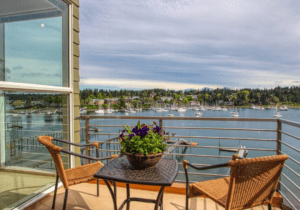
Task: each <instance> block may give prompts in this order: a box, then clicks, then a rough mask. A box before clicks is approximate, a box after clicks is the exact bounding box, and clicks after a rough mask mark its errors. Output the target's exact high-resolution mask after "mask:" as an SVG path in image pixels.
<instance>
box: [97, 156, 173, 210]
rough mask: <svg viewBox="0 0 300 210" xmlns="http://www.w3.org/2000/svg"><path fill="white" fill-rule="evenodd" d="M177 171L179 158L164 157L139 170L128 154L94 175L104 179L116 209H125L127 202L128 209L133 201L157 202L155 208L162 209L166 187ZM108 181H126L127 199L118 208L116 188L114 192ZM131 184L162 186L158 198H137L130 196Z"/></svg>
mask: <svg viewBox="0 0 300 210" xmlns="http://www.w3.org/2000/svg"><path fill="white" fill-rule="evenodd" d="M177 173H178V162H177V160H172V159H167V158H162V159H160V161H159V162H158V163H157V164H156V165H155V166H153V167H151V168H146V169H143V170H139V169H134V168H133V166H132V165H131V164H130V163H129V162H128V160H127V158H126V156H123V157H120V156H119V157H117V158H115V159H113V160H111V161H110V162H108V163H107V164H106V165H105V166H103V167H102V168H101V169H99V171H98V172H96V173H95V174H94V177H95V178H97V179H103V180H104V182H105V184H106V185H107V187H108V189H109V191H110V194H111V196H112V199H113V203H114V209H115V210H121V209H123V207H124V206H125V204H127V205H126V207H127V208H126V209H127V210H129V208H130V202H131V201H140V202H147V203H155V207H154V209H155V210H157V209H158V206H160V209H161V210H162V209H163V194H164V189H165V187H166V186H171V185H172V183H173V182H174V180H175V178H176V175H177ZM108 181H112V182H122V183H126V192H127V193H126V194H127V199H125V200H124V202H123V203H122V204H121V206H120V207H119V209H118V208H117V198H116V190H114V191H115V192H113V190H112V188H111V186H110V185H109V183H108ZM130 184H141V185H156V186H161V188H160V190H159V193H158V195H157V198H156V200H154V199H146V198H136V197H130ZM115 189H116V188H115Z"/></svg>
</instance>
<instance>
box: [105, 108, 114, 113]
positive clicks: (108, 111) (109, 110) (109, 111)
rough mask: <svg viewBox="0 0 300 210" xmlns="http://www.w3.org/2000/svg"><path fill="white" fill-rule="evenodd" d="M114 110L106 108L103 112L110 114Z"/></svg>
mask: <svg viewBox="0 0 300 210" xmlns="http://www.w3.org/2000/svg"><path fill="white" fill-rule="evenodd" d="M113 112H114V111H113V110H112V109H107V110H105V111H104V113H105V114H112V113H113Z"/></svg>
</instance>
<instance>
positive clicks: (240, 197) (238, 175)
mask: <svg viewBox="0 0 300 210" xmlns="http://www.w3.org/2000/svg"><path fill="white" fill-rule="evenodd" d="M238 158H239V157H238V156H237V155H233V156H232V160H231V161H229V162H228V163H223V164H217V165H212V166H205V167H197V166H194V165H192V164H190V163H189V162H188V161H186V160H184V161H183V167H184V170H185V176H186V210H188V198H191V197H195V196H199V195H206V196H207V197H209V198H210V199H212V200H214V201H215V202H216V203H218V204H219V205H221V206H223V207H224V208H225V210H242V209H246V208H251V207H255V206H260V205H266V204H268V207H269V210H271V209H272V208H271V199H272V196H273V194H274V192H275V189H276V187H277V184H278V181H279V178H280V174H281V170H282V167H283V165H284V163H285V161H286V160H287V159H288V156H287V155H275V156H268V157H258V158H246V159H238ZM188 166H191V167H192V168H194V169H197V170H205V169H212V168H220V167H231V172H230V177H226V178H221V179H215V180H210V181H203V182H197V183H193V184H189V179H188V173H187V169H188Z"/></svg>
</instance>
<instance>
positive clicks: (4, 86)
mask: <svg viewBox="0 0 300 210" xmlns="http://www.w3.org/2000/svg"><path fill="white" fill-rule="evenodd" d="M0 90H11V91H30V92H49V93H72V92H73V90H72V88H70V87H56V86H50V85H36V84H28V83H20V82H8V81H0Z"/></svg>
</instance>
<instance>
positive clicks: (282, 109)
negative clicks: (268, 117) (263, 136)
mask: <svg viewBox="0 0 300 210" xmlns="http://www.w3.org/2000/svg"><path fill="white" fill-rule="evenodd" d="M288 109H289V108H288V107H287V106H285V105H284V106H281V107H279V110H280V111H288Z"/></svg>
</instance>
